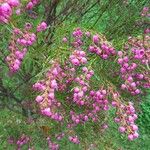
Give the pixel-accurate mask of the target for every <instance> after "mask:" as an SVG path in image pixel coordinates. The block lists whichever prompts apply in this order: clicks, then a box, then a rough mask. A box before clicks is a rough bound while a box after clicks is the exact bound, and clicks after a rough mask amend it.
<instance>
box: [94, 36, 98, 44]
mask: <svg viewBox="0 0 150 150" xmlns="http://www.w3.org/2000/svg"><path fill="white" fill-rule="evenodd" d="M93 42H94V43H95V44H98V43H99V36H98V35H94V36H93Z"/></svg>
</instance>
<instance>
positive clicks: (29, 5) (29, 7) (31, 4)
mask: <svg viewBox="0 0 150 150" xmlns="http://www.w3.org/2000/svg"><path fill="white" fill-rule="evenodd" d="M33 6H34V5H33V3H32V2H29V3H28V4H27V6H26V9H29V10H30V9H32V8H33Z"/></svg>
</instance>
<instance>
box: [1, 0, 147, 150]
mask: <svg viewBox="0 0 150 150" xmlns="http://www.w3.org/2000/svg"><path fill="white" fill-rule="evenodd" d="M38 3H39V1H36V0H31V1H30V2H28V4H27V5H26V7H25V8H22V9H25V10H26V9H27V10H31V9H32V8H33V7H34V6H36V5H37V4H38ZM20 5H21V4H20V2H19V1H18V0H16V1H15V0H8V1H4V2H3V3H2V4H1V5H0V12H1V16H0V21H1V23H3V24H5V23H7V24H12V23H11V16H12V14H13V12H12V11H13V9H14V8H15V7H19V6H20ZM147 14H148V10H147V9H144V10H143V12H142V15H143V16H147ZM33 28H34V29H35V31H33ZM47 28H48V27H47V24H46V23H45V22H40V23H39V24H38V25H37V27H33V26H32V24H31V23H26V24H25V26H24V27H23V29H22V28H19V27H18V28H17V27H15V26H14V25H12V33H11V38H10V42H9V47H8V49H9V52H10V53H9V55H8V56H7V57H6V59H5V61H6V64H7V65H8V68H9V70H10V72H11V73H13V75H15V74H17V73H18V72H19V71H20V70H21V66H22V62H23V61H24V58H25V55H26V53H27V52H28V49H30V47H33V46H34V44H35V43H36V44H39V45H40V43H38V38H39V37H40V35H39V32H42V31H45V30H46V29H47ZM149 34H150V30H149V29H146V30H145V32H144V35H143V38H134V37H130V38H129V41H128V42H127V43H126V44H125V47H124V50H121V51H117V50H116V49H115V48H114V47H113V46H112V44H111V43H109V42H108V41H107V40H106V39H105V37H104V36H102V35H100V34H98V33H94V32H93V31H85V30H84V29H83V30H82V29H81V28H76V29H74V31H73V32H72V33H71V35H69V36H65V37H63V39H62V42H61V46H62V47H63V48H64V49H65V50H64V51H63V48H62V51H61V52H60V53H59V54H58V57H57V56H56V57H54V58H53V59H52V60H51V61H50V63H48V64H49V65H48V71H44V73H43V72H42V75H41V76H40V78H41V80H40V79H39V80H38V81H37V82H35V83H34V84H33V86H32V90H33V91H35V92H33V91H32V92H33V93H32V94H33V95H32V98H33V96H34V95H36V97H35V102H36V104H35V105H34V107H35V108H34V109H33V110H34V111H33V113H37V114H39V115H41V116H43V117H45V118H46V119H49V120H51V122H52V123H54V124H55V123H58V124H59V126H61V127H64V128H65V130H64V131H62V132H61V133H59V134H58V135H55V136H54V138H55V140H61V139H62V138H63V137H67V138H68V140H69V141H70V142H72V143H74V144H80V143H81V141H80V137H79V136H78V135H76V133H75V128H76V127H77V126H79V125H80V126H84V125H85V124H86V123H87V122H92V123H93V124H98V123H99V121H101V120H102V118H101V114H104V118H105V115H106V114H107V113H108V112H109V109H111V108H112V107H114V108H115V109H116V113H115V115H116V117H115V118H114V121H115V122H116V123H117V124H118V130H119V132H120V133H122V134H123V133H125V134H126V135H127V136H128V140H130V141H132V140H134V139H136V138H138V136H139V134H138V126H137V125H136V122H135V121H136V119H137V114H136V111H135V108H134V102H132V101H131V99H127V96H126V98H125V99H124V96H123V95H125V94H127V95H128V94H129V95H130V94H131V95H132V96H135V98H136V96H137V95H139V94H142V91H143V89H144V88H150V76H149V74H150V68H149V63H150V59H149V56H150V51H149V48H150V46H149V44H150V43H149V40H150V36H149ZM63 52H64V53H65V54H63V56H64V55H65V57H64V58H63V59H61V57H59V55H61V54H62V53H63ZM53 53H55V52H53ZM40 55H42V54H40ZM46 55H50V54H48V53H47V54H46ZM99 60H100V61H99ZM29 61H30V60H29ZM46 61H47V59H46ZM99 62H100V63H101V64H100V63H99ZM108 62H109V63H111V64H112V63H114V64H115V65H116V66H117V67H116V68H110V67H109V68H108V69H106V70H105V72H106V74H107V75H108V76H109V78H112V76H110V75H114V77H113V78H116V79H117V80H118V82H116V83H113V82H111V80H109V79H107V78H105V77H102V76H101V74H97V70H96V68H94V66H95V65H96V64H97V63H99V64H98V67H100V65H103V66H102V68H104V69H105V68H107V64H108ZM113 69H114V70H113ZM102 71H103V70H102ZM107 75H106V76H107ZM100 78H102V80H101V82H99V79H100ZM96 82H97V83H98V84H97V83H96ZM30 88H31V87H30ZM33 99H34V98H33ZM133 99H134V98H133ZM107 127H108V125H107V124H103V128H107ZM29 141H30V138H29V137H27V136H25V135H22V136H21V137H20V139H18V140H17V142H16V144H17V147H18V149H20V148H21V146H22V145H24V144H27V143H28V142H29ZM47 143H48V147H49V149H52V150H57V149H59V145H58V144H57V143H54V142H53V139H52V137H51V135H49V136H48V137H47Z"/></svg>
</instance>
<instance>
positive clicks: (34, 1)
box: [26, 0, 40, 10]
mask: <svg viewBox="0 0 150 150" xmlns="http://www.w3.org/2000/svg"><path fill="white" fill-rule="evenodd" d="M39 2H40V1H39V0H30V1H29V2H28V3H27V5H26V9H27V10H31V9H33V7H34V6H36V5H37V4H38V3H39Z"/></svg>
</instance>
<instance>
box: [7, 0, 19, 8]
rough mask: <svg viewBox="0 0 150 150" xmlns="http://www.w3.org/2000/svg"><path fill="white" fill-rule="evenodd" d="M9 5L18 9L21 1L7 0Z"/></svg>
mask: <svg viewBox="0 0 150 150" xmlns="http://www.w3.org/2000/svg"><path fill="white" fill-rule="evenodd" d="M7 3H8V4H9V5H10V6H11V7H17V6H19V5H20V2H19V0H7Z"/></svg>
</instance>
